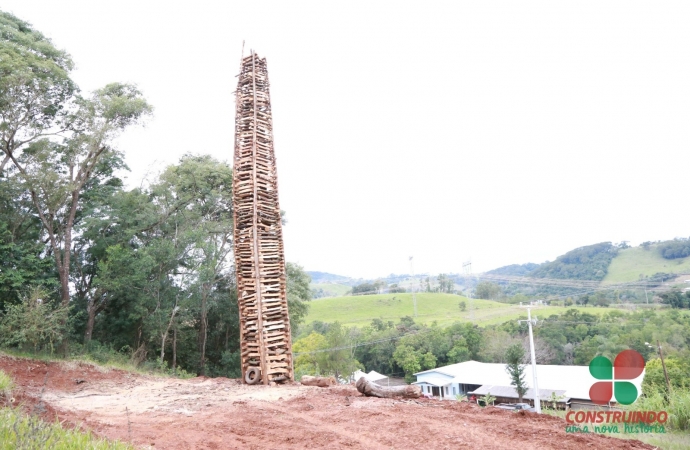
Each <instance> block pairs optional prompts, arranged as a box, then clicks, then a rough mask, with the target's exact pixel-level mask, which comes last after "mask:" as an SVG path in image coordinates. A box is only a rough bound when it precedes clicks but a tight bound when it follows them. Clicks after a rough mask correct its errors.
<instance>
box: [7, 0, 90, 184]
mask: <svg viewBox="0 0 690 450" xmlns="http://www.w3.org/2000/svg"><path fill="white" fill-rule="evenodd" d="M0 32H1V33H2V38H1V39H0V120H1V122H0V148H1V149H2V152H3V155H2V156H3V158H2V161H0V175H1V174H2V173H3V171H4V169H5V166H6V165H7V164H8V163H11V162H13V163H14V164H17V161H16V159H17V158H18V157H19V156H20V154H21V151H22V149H23V148H25V147H26V146H27V145H28V144H30V143H31V142H34V141H36V140H38V139H41V138H42V137H45V136H48V135H56V134H58V133H60V132H62V131H65V130H66V129H67V128H68V127H69V115H70V112H69V109H70V108H69V107H68V106H69V105H68V104H69V102H70V101H71V100H72V99H73V96H74V93H75V92H76V91H77V86H76V84H75V83H74V82H73V81H72V80H71V79H70V77H69V73H70V71H71V70H72V68H73V67H74V64H73V63H72V59H71V58H70V56H69V55H68V54H67V53H66V52H65V51H64V50H59V49H57V48H56V47H55V46H54V45H53V43H52V42H51V41H50V40H49V39H48V38H46V37H45V36H43V35H42V34H41V33H40V32H38V31H37V30H34V29H33V28H32V27H31V25H30V24H28V23H27V22H24V21H23V20H21V19H18V18H17V17H15V16H13V15H12V14H9V13H6V12H2V11H0Z"/></svg>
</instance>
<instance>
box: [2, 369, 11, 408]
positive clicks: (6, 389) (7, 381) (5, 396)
mask: <svg viewBox="0 0 690 450" xmlns="http://www.w3.org/2000/svg"><path fill="white" fill-rule="evenodd" d="M13 389H14V383H13V382H12V378H11V377H10V376H9V375H7V374H6V373H5V372H3V371H2V370H0V402H1V403H10V402H11V399H12V390H13Z"/></svg>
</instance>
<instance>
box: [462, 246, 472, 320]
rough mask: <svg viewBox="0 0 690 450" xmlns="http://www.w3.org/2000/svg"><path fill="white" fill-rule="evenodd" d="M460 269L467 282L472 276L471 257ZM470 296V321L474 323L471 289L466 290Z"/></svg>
mask: <svg viewBox="0 0 690 450" xmlns="http://www.w3.org/2000/svg"><path fill="white" fill-rule="evenodd" d="M462 271H463V272H464V273H465V280H467V283H468V284H469V282H470V279H471V277H472V258H470V259H469V260H467V261H465V262H464V263H462ZM468 293H469V296H470V321H471V322H472V323H474V299H473V297H472V291H471V290H468Z"/></svg>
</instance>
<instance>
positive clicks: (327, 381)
mask: <svg viewBox="0 0 690 450" xmlns="http://www.w3.org/2000/svg"><path fill="white" fill-rule="evenodd" d="M300 383H302V384H303V385H305V386H318V387H329V386H335V378H333V377H312V376H310V375H303V376H302V379H301V380H300Z"/></svg>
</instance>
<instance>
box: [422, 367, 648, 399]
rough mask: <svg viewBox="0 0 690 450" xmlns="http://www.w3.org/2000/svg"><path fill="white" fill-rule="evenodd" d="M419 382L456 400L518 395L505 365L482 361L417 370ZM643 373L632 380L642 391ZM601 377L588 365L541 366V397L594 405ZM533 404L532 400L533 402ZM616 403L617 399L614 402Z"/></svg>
mask: <svg viewBox="0 0 690 450" xmlns="http://www.w3.org/2000/svg"><path fill="white" fill-rule="evenodd" d="M415 376H416V377H417V381H416V382H414V383H413V384H416V385H418V386H420V387H421V388H422V392H423V393H425V394H431V395H433V396H434V397H438V398H440V399H452V400H454V399H455V396H456V395H458V394H460V395H467V394H469V395H473V394H474V395H476V396H477V397H479V396H483V395H486V393H488V392H490V393H491V395H493V396H495V397H499V398H500V397H504V398H508V399H511V398H512V399H515V398H517V394H515V390H514V388H513V387H512V386H511V385H510V376H509V375H508V372H506V365H505V364H494V363H482V362H478V361H465V362H462V363H458V364H451V365H449V366H444V367H438V368H436V369H431V370H425V371H424V372H419V373H416V374H415ZM643 377H644V372H643V373H642V375H640V376H639V377H637V378H636V379H634V380H626V381H630V382H632V383H633V384H634V385H635V386H636V387H637V390H638V392H642V389H641V386H642V379H643ZM532 379H533V378H532V365H530V364H527V365H525V382H526V384H527V386H529V387H530V389H529V390H528V391H527V393H526V394H525V395H524V397H523V398H524V399H525V400H528V401H529V400H533V398H534V394H533V390H532V389H531V388H532V387H533V386H532ZM597 381H600V380H597V379H595V378H594V377H593V376H592V375H591V374H590V373H589V367H588V366H551V365H543V364H538V365H537V384H538V385H539V397H540V399H541V400H542V401H544V400H546V399H547V398H549V397H550V396H551V392H554V393H555V394H556V396H562V398H563V400H562V401H563V403H565V404H566V405H568V406H571V407H573V408H585V407H587V406H591V405H592V402H591V400H590V398H589V388H590V387H592V385H593V384H594V383H596V382H597ZM530 403H532V402H530ZM612 403H615V402H612Z"/></svg>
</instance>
